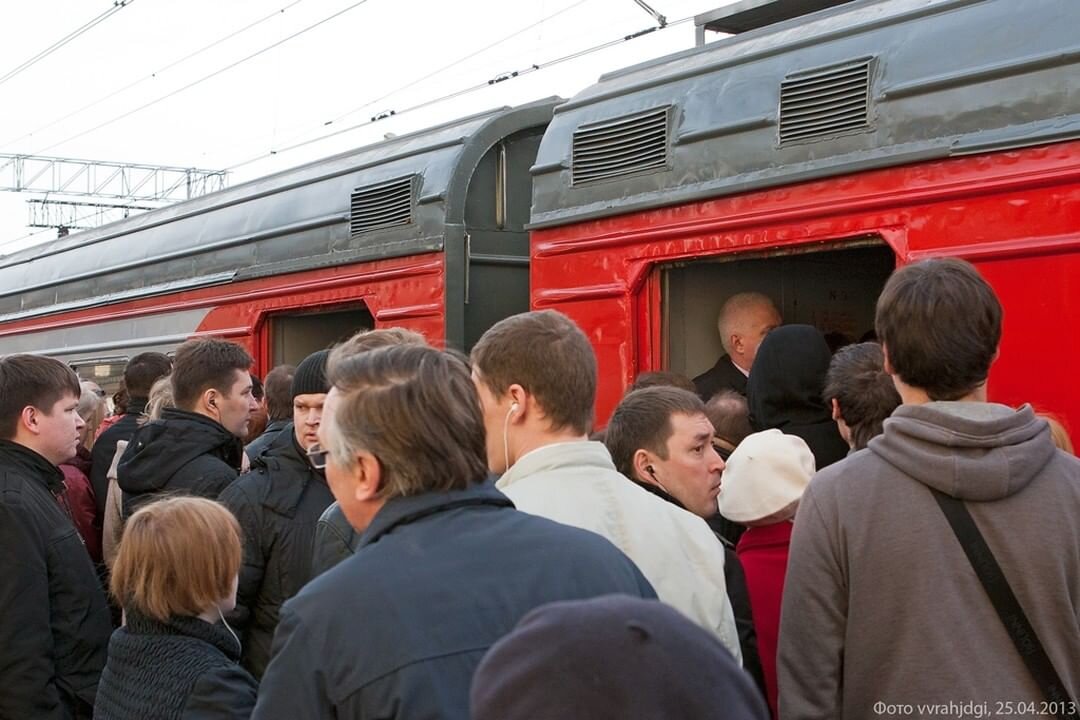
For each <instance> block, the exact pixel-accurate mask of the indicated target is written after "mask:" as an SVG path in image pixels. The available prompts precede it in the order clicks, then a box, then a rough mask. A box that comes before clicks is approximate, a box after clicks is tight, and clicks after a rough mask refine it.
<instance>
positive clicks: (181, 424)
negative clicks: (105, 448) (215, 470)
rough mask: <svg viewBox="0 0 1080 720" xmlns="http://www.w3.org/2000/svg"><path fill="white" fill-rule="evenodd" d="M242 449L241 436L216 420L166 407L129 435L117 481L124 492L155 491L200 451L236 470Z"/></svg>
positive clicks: (197, 455) (201, 453)
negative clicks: (155, 417)
mask: <svg viewBox="0 0 1080 720" xmlns="http://www.w3.org/2000/svg"><path fill="white" fill-rule="evenodd" d="M243 452H244V444H243V442H241V440H240V438H238V437H236V436H235V435H233V434H232V433H231V432H229V431H228V430H226V429H225V428H224V427H222V426H221V424H219V423H217V422H216V421H214V420H211V419H210V418H208V417H206V416H204V415H199V414H198V413H192V412H187V411H186V410H177V409H175V408H169V409H167V410H165V412H163V413H162V415H161V419H160V420H155V421H154V422H151V423H147V424H146V425H143V426H142V427H141V428H139V431H138V432H137V433H136V434H135V436H134V437H133V438H132V439H131V444H130V445H129V446H128V448H127V450H126V451H125V452H124V456H123V457H122V458H121V460H120V465H119V467H118V468H117V476H118V479H117V482H118V483H119V485H120V489H121V490H123V491H124V492H128V493H146V492H155V491H157V490H160V489H161V488H163V487H164V486H165V485H166V483H168V481H169V479H170V478H172V477H173V476H174V475H175V474H176V473H177V471H178V470H180V469H181V468H182V467H184V466H185V465H187V464H188V463H190V462H191V461H192V460H194V459H195V458H197V457H199V456H201V455H214V456H216V457H218V458H220V459H221V460H223V461H224V462H226V463H228V464H229V465H231V466H232V467H234V468H236V469H237V470H239V469H240V465H241V461H242V457H243Z"/></svg>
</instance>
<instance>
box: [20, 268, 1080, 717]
mask: <svg viewBox="0 0 1080 720" xmlns="http://www.w3.org/2000/svg"><path fill="white" fill-rule="evenodd" d="M718 330H719V332H720V336H721V342H722V345H723V347H724V351H725V354H724V355H723V357H721V358H720V360H719V361H717V363H716V364H715V365H714V366H713V368H711V369H710V370H709V371H708V372H706V373H704V374H703V375H700V376H698V377H696V378H694V379H693V380H690V379H688V378H687V377H685V376H682V375H680V374H678V373H673V372H666V371H664V372H659V371H658V372H650V373H644V374H642V375H640V376H639V377H638V378H636V379H635V382H634V383H633V385H632V386H631V387H629V388H628V389H627V392H626V394H625V396H624V397H623V399H622V401H621V402H620V403H619V405H618V407H617V408H615V410H614V412H613V413H612V415H611V417H610V419H609V420H608V421H607V423H606V426H605V427H604V428H602V429H597V428H596V427H595V425H596V423H595V418H594V405H595V399H596V387H597V377H598V368H597V363H596V358H595V355H594V353H593V349H592V345H591V344H590V341H589V338H588V337H587V336H586V335H585V333H584V332H583V331H582V330H581V328H579V327H578V326H577V325H576V324H575V323H574V322H573V321H572V320H571V319H570V318H568V317H567V316H565V315H562V314H560V313H558V312H554V311H550V310H548V311H537V312H529V313H523V314H520V315H515V316H512V317H509V318H506V319H504V320H502V321H500V322H499V323H497V324H496V325H494V326H493V327H492V328H491V329H489V330H488V331H487V332H486V333H485V334H484V335H483V336H482V337H481V338H480V340H479V341H478V342H477V343H476V345H475V346H474V347H473V348H472V350H471V353H470V354H469V355H468V356H465V355H463V354H461V353H458V352H456V351H453V350H442V349H438V348H436V347H432V346H431V345H429V344H428V342H427V341H426V339H425V338H424V337H423V336H421V335H419V334H417V333H415V332H413V331H410V330H405V329H402V328H381V329H375V330H369V331H364V332H361V333H359V334H358V335H356V336H354V337H352V338H349V339H347V340H345V341H344V342H342V343H340V344H338V345H336V346H334V347H331V348H326V349H322V350H319V351H317V352H314V353H312V354H311V355H309V356H308V357H306V358H305V359H303V361H302V362H300V363H299V364H298V365H296V366H295V367H293V366H286V365H283V366H279V367H276V368H274V369H273V370H271V371H270V372H269V373H268V374H267V375H266V377H265V378H263V381H262V382H260V379H259V378H258V377H255V376H253V375H252V374H251V367H252V364H253V362H252V358H251V356H250V355H249V354H248V352H247V351H246V350H245V349H244V348H243V347H241V346H239V345H237V344H233V343H230V342H227V341H224V340H218V339H211V338H201V339H194V340H190V341H188V342H185V343H183V344H182V345H180V346H179V347H178V348H177V350H176V352H175V354H174V356H173V357H171V358H170V357H168V356H166V355H163V354H160V353H153V352H148V353H143V354H140V355H137V356H135V357H133V358H131V360H130V361H129V362H128V364H127V366H126V368H125V371H124V387H123V394H122V395H118V396H116V397H114V405H115V410H114V412H113V413H112V415H111V416H110V415H108V413H107V410H106V407H107V401H106V397H105V396H106V393H105V392H104V391H103V390H102V389H101V388H100V387H99V386H98V385H96V384H95V383H93V382H90V381H80V379H79V378H78V376H77V375H76V373H75V372H74V371H73V370H72V369H71V368H69V367H68V366H66V365H65V364H63V363H62V362H60V361H58V360H55V359H52V358H49V357H45V356H35V355H9V356H5V357H0V565H2V568H3V577H4V581H3V583H0V678H2V681H0V720H9V719H10V720H24V719H37V718H42V719H54V718H55V719H56V720H60V719H64V720H68V719H73V718H79V719H81V718H100V719H102V720H147V719H149V718H165V719H172V718H176V719H185V720H194V719H196V718H198V719H211V718H220V719H222V720H224V719H226V718H229V719H243V718H258V719H260V720H265V719H278V718H280V719H282V720H285V719H288V720H293V719H296V718H355V719H374V718H380V719H385V718H399V719H401V720H406V719H408V718H416V719H420V718H425V719H427V718H447V719H455V720H468V719H469V718H472V719H473V720H495V719H499V720H516V719H517V718H523V719H524V718H529V719H530V720H532V719H543V718H552V719H555V718H558V719H560V720H562V719H565V718H571V719H572V718H580V719H582V720H585V719H588V720H606V719H609V718H610V719H611V720H616V719H618V720H625V719H627V718H649V719H653V718H683V719H686V720H694V719H698V718H701V719H704V718H732V719H734V720H766V719H768V718H771V719H772V720H778V719H782V720H804V719H805V720H810V719H822V720H823V719H826V718H834V719H835V718H860V719H861V718H869V717H927V718H930V717H964V716H968V717H991V716H993V715H994V714H997V715H1002V716H1003V715H1010V716H1014V717H1034V716H1036V715H1043V716H1045V715H1049V716H1057V717H1080V705H1078V704H1077V703H1078V702H1080V663H1078V662H1077V659H1078V658H1080V550H1078V549H1080V523H1078V522H1077V520H1076V518H1077V517H1080V512H1078V510H1080V460H1077V458H1076V457H1075V456H1073V455H1072V446H1071V443H1070V442H1069V439H1068V433H1067V432H1065V429H1064V426H1062V425H1061V424H1060V423H1057V422H1056V421H1054V419H1053V418H1046V417H1043V416H1040V415H1039V414H1037V413H1036V412H1035V411H1034V410H1033V409H1032V408H1031V407H1030V406H1028V405H1024V406H1022V407H1019V408H1014V407H1008V406H1005V405H1001V404H997V403H993V402H989V401H988V398H987V387H986V385H987V377H988V374H989V370H990V366H991V364H992V362H993V361H994V359H995V358H996V356H997V353H998V347H999V343H1000V339H1001V333H1002V311H1001V306H1000V304H999V302H998V300H997V298H996V296H995V295H994V292H993V290H992V289H991V288H990V286H989V285H988V284H987V283H986V281H985V280H984V279H983V278H982V277H981V276H980V275H979V274H978V272H977V271H976V270H975V269H974V268H973V267H972V266H971V265H969V264H967V263H965V262H963V261H959V260H951V259H935V260H926V261H922V262H919V263H915V264H912V265H909V266H906V267H904V268H901V269H899V270H897V271H896V272H895V273H894V274H893V276H892V277H891V278H890V279H889V281H888V282H887V284H886V286H885V288H884V290H883V291H882V294H881V296H880V298H879V299H878V303H877V307H876V316H875V332H876V337H875V338H874V339H868V340H866V341H864V342H859V343H854V344H850V343H849V344H843V343H834V345H837V347H835V348H833V347H830V343H829V342H828V341H827V339H826V337H825V336H823V335H822V333H821V332H820V331H819V330H818V329H816V328H814V327H811V326H809V325H799V324H787V325H785V324H784V323H783V320H782V317H781V314H780V313H779V312H778V310H777V308H776V307H775V306H774V304H773V302H772V301H771V300H770V299H769V298H768V297H767V296H765V295H763V294H760V293H740V294H738V295H735V296H732V297H731V298H729V299H728V300H727V302H726V303H725V304H724V307H723V309H722V311H721V313H720V317H719V321H718ZM106 590H107V591H106Z"/></svg>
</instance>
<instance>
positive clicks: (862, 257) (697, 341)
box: [661, 237, 896, 377]
mask: <svg viewBox="0 0 1080 720" xmlns="http://www.w3.org/2000/svg"><path fill="white" fill-rule="evenodd" d="M895 267H896V256H895V254H894V253H893V251H892V249H891V248H890V247H889V246H888V245H886V244H885V242H884V241H882V240H881V239H880V238H877V237H871V238H857V239H852V240H849V241H845V242H842V243H838V244H836V245H833V246H830V247H829V248H828V249H824V250H823V249H821V246H817V247H816V248H815V249H812V250H805V249H792V250H784V251H782V254H781V252H779V251H777V250H776V249H772V250H769V251H768V252H766V253H759V254H754V255H739V256H736V257H732V258H715V259H714V258H710V259H709V260H698V261H694V262H691V263H680V264H679V265H674V266H670V267H667V268H665V269H664V271H663V274H662V276H661V293H662V301H661V302H662V306H663V314H662V318H663V322H662V325H661V333H662V343H661V347H662V349H663V353H664V357H663V359H662V362H663V366H664V367H666V368H667V369H669V370H672V371H675V372H681V373H684V374H685V375H687V376H688V377H694V376H696V375H699V374H701V373H703V372H705V371H706V370H708V369H709V368H710V367H712V365H713V364H714V363H715V362H716V360H717V358H719V357H720V356H721V355H723V354H724V349H723V347H722V346H721V344H720V335H719V332H718V330H717V317H718V315H719V313H720V308H721V306H722V305H723V304H724V302H725V301H726V300H727V299H728V298H729V297H731V296H732V295H735V294H736V293H740V292H749V291H756V292H761V293H764V294H765V295H767V296H769V297H770V298H772V300H773V302H774V303H776V307H777V308H778V309H779V310H780V314H781V316H782V317H783V320H784V323H785V324H792V323H805V324H807V325H813V326H814V327H816V328H818V329H819V330H821V332H822V333H824V334H825V335H826V339H827V340H828V341H829V342H830V345H831V346H833V347H834V349H835V347H838V346H840V345H844V344H847V343H850V342H858V341H859V340H860V339H863V338H864V337H865V336H867V335H868V333H870V332H871V331H872V330H873V327H874V305H875V303H876V302H877V297H878V295H879V294H880V292H881V288H882V287H883V286H884V284H885V281H886V280H887V279H888V277H889V275H890V273H892V271H893V269H894V268H895Z"/></svg>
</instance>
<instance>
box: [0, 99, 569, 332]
mask: <svg viewBox="0 0 1080 720" xmlns="http://www.w3.org/2000/svg"><path fill="white" fill-rule="evenodd" d="M558 101H559V99H558V98H549V99H546V100H540V101H537V102H534V103H530V104H528V105H522V106H519V107H517V108H508V107H503V108H498V109H496V110H491V111H488V112H484V113H479V114H476V115H473V116H470V117H466V118H462V119H460V120H455V121H453V122H449V123H446V124H443V125H439V126H437V127H433V128H430V129H427V130H422V131H420V132H416V133H412V134H409V135H402V136H400V137H396V138H392V139H389V140H386V141H383V142H380V143H376V144H373V145H369V146H366V147H362V148H359V149H356V150H352V151H349V152H345V153H341V154H339V155H335V156H333V157H329V158H326V159H323V160H318V161H315V162H312V163H308V164H306V165H302V166H300V167H296V168H293V169H290V170H285V171H283V172H279V173H276V174H274V175H269V176H267V177H263V178H259V179H256V180H252V181H250V182H247V183H244V184H242V185H237V186H235V187H231V188H227V189H225V190H221V191H219V192H216V193H212V194H210V195H204V196H202V197H199V198H196V199H193V200H189V201H187V202H183V203H179V204H176V205H171V206H169V207H166V208H161V209H159V210H154V211H151V212H147V213H145V214H142V215H138V216H136V217H132V218H128V219H126V220H122V221H120V222H116V223H112V224H111V225H106V226H104V227H101V228H95V229H93V230H88V231H85V232H81V233H77V234H74V235H70V236H68V237H66V238H64V239H62V240H59V241H56V242H53V243H50V244H49V246H48V247H46V248H44V249H42V248H31V249H28V250H24V251H22V252H19V253H15V254H12V255H8V256H6V257H0V322H2V321H10V320H17V319H22V318H26V317H33V316H36V315H43V314H47V313H52V312H60V311H63V310H70V309H77V308H82V307H90V306H94V305H101V304H107V303H110V302H119V301H122V300H128V299H132V298H136V297H144V296H148V295H154V294H161V293H165V292H171V291H177V290H182V289H190V288H193V287H202V286H206V285H209V284H217V283H223V282H230V281H232V280H240V279H245V278H250V277H259V276H263V275H270V274H276V273H280V272H291V271H299V270H306V269H311V268H314V267H323V266H327V265H334V264H339V263H343V262H355V261H360V260H367V259H377V258H385V257H396V256H402V255H410V254H415V253H420V252H427V251H433V250H441V249H442V247H443V245H442V243H443V235H444V229H445V227H446V226H447V225H449V224H463V223H464V213H465V195H466V191H467V189H468V184H469V180H470V178H471V177H472V173H473V171H474V170H475V168H476V165H477V163H478V162H479V161H480V159H481V158H482V157H483V155H484V153H485V152H487V150H488V149H490V148H491V147H492V146H494V145H495V144H496V143H497V142H498V141H499V140H501V139H502V138H505V137H507V136H509V135H511V134H513V133H515V132H518V131H520V130H524V129H527V128H530V127H536V126H543V125H544V124H546V123H547V122H548V120H549V119H550V118H551V112H552V108H553V107H554V106H555V104H556V103H557V102H558Z"/></svg>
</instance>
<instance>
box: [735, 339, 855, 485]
mask: <svg viewBox="0 0 1080 720" xmlns="http://www.w3.org/2000/svg"><path fill="white" fill-rule="evenodd" d="M831 360H832V354H831V353H830V352H829V346H828V345H827V344H826V342H825V338H824V337H823V336H822V335H821V332H820V331H819V330H818V329H817V328H815V327H812V326H810V325H783V326H781V327H778V328H776V329H775V330H773V331H772V332H770V333H769V334H768V335H766V336H765V339H764V340H763V341H762V342H761V347H759V348H758V352H757V356H756V357H755V358H754V366H753V367H752V368H751V369H750V379H749V380H748V381H747V384H746V400H747V403H748V404H749V406H750V425H751V427H753V429H754V432H761V431H762V430H769V429H771V428H777V429H779V430H780V431H782V432H784V433H787V434H789V435H797V436H799V437H801V438H802V439H803V440H805V441H806V444H807V445H809V446H810V450H811V451H812V452H813V453H814V459H815V460H816V462H817V469H818V470H820V469H821V468H823V467H825V466H826V465H829V464H831V463H833V462H836V461H837V460H840V459H842V458H843V457H844V456H845V455H846V454H847V452H848V446H847V443H845V442H844V439H843V438H842V437H840V431H839V430H837V429H836V423H835V422H833V419H832V413H831V412H830V411H829V408H828V406H827V405H826V404H825V401H824V400H823V399H822V397H821V392H822V390H823V389H824V387H825V373H826V372H828V370H829V362H830V361H831Z"/></svg>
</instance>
